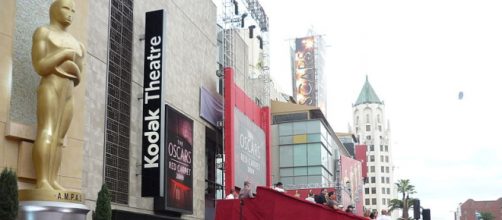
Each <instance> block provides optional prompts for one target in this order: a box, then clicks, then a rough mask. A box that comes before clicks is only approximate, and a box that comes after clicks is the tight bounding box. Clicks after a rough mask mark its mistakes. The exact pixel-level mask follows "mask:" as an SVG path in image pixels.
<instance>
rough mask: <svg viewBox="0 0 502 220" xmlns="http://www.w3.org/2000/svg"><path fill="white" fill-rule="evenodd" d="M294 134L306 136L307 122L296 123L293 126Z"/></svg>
mask: <svg viewBox="0 0 502 220" xmlns="http://www.w3.org/2000/svg"><path fill="white" fill-rule="evenodd" d="M293 133H294V134H306V133H307V125H306V122H295V123H294V124H293Z"/></svg>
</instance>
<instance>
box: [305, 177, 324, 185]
mask: <svg viewBox="0 0 502 220" xmlns="http://www.w3.org/2000/svg"><path fill="white" fill-rule="evenodd" d="M308 183H322V177H321V176H308Z"/></svg>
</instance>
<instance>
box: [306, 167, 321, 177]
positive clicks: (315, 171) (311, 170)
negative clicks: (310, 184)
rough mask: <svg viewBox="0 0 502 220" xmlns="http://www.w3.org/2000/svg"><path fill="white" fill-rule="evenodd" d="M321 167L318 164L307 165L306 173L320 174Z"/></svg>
mask: <svg viewBox="0 0 502 220" xmlns="http://www.w3.org/2000/svg"><path fill="white" fill-rule="evenodd" d="M321 169H322V168H321V167H320V166H315V167H308V174H309V175H321Z"/></svg>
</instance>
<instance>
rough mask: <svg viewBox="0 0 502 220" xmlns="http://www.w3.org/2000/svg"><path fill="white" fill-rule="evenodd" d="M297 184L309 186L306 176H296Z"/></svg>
mask: <svg viewBox="0 0 502 220" xmlns="http://www.w3.org/2000/svg"><path fill="white" fill-rule="evenodd" d="M294 178H295V184H307V180H308V179H307V177H306V176H295V177H294Z"/></svg>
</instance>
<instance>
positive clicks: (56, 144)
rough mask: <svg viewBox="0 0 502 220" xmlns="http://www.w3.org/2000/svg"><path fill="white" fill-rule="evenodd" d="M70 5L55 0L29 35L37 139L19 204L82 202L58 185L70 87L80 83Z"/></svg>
mask: <svg viewBox="0 0 502 220" xmlns="http://www.w3.org/2000/svg"><path fill="white" fill-rule="evenodd" d="M74 6H75V3H74V2H73V1H72V0H56V1H54V2H53V3H52V4H51V7H50V9H49V13H50V24H49V25H46V26H42V27H39V28H37V29H36V31H35V33H34V34H33V47H32V51H31V57H32V62H33V67H34V68H35V71H36V72H37V73H38V74H39V75H40V76H41V80H40V84H39V87H38V90H37V99H38V101H37V135H36V139H35V144H34V147H33V164H34V166H35V174H36V189H33V190H24V191H20V200H25V201H26V200H48V201H65V202H77V203H78V202H80V203H81V202H82V201H83V198H82V194H80V193H78V192H68V191H65V189H64V188H63V187H62V186H61V185H60V184H59V183H58V182H57V176H58V172H59V168H60V166H61V159H62V147H63V141H64V137H65V135H66V132H67V131H68V128H69V126H70V123H71V120H72V117H73V88H74V87H75V86H77V85H78V84H79V82H80V78H81V76H80V74H81V71H82V65H83V64H82V63H83V57H84V54H85V48H84V46H83V45H82V44H81V43H80V42H78V41H77V40H76V39H75V38H74V37H73V36H72V35H71V34H69V33H68V32H67V28H68V27H69V26H70V25H71V23H72V19H73V15H74V13H75V10H74Z"/></svg>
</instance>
